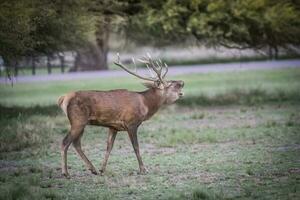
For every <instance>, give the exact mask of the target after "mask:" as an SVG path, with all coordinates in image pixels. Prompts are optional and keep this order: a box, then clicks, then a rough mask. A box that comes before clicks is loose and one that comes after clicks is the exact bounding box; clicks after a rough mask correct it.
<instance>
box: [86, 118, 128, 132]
mask: <svg viewBox="0 0 300 200" xmlns="http://www.w3.org/2000/svg"><path fill="white" fill-rule="evenodd" d="M89 125H94V126H103V127H107V128H113V129H115V130H117V131H125V130H126V126H125V123H123V122H122V121H114V122H106V121H100V120H97V119H90V120H89Z"/></svg>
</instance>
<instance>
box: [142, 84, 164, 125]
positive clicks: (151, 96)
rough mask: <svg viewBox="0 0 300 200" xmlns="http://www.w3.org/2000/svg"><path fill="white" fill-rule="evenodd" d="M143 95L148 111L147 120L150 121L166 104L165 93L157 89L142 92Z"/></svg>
mask: <svg viewBox="0 0 300 200" xmlns="http://www.w3.org/2000/svg"><path fill="white" fill-rule="evenodd" d="M142 95H143V97H144V104H145V106H146V107H147V110H148V112H147V115H146V119H149V118H150V117H151V116H152V115H154V114H155V113H156V112H157V111H158V109H159V108H160V107H161V106H162V105H163V104H164V101H165V97H164V94H163V91H161V90H156V89H149V90H146V91H144V92H142Z"/></svg>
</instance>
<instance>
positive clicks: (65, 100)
mask: <svg viewBox="0 0 300 200" xmlns="http://www.w3.org/2000/svg"><path fill="white" fill-rule="evenodd" d="M75 95H76V94H75V92H71V93H69V94H66V95H65V96H61V97H59V98H58V100H57V105H58V106H59V107H60V108H61V109H62V110H63V111H64V113H65V114H66V116H68V114H67V107H68V104H69V101H70V100H71V99H72V98H73V97H74V96H75Z"/></svg>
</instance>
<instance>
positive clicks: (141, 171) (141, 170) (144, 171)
mask: <svg viewBox="0 0 300 200" xmlns="http://www.w3.org/2000/svg"><path fill="white" fill-rule="evenodd" d="M147 173H148V170H147V169H146V168H145V167H144V168H142V169H140V172H139V174H147Z"/></svg>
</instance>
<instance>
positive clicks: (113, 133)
mask: <svg viewBox="0 0 300 200" xmlns="http://www.w3.org/2000/svg"><path fill="white" fill-rule="evenodd" d="M116 135H117V131H116V130H114V129H111V128H110V129H109V132H108V137H107V147H106V153H105V158H104V161H103V164H102V167H101V169H100V173H101V174H102V173H104V171H105V168H106V164H107V160H108V157H109V154H110V152H111V150H112V148H113V145H114V141H115V138H116Z"/></svg>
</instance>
